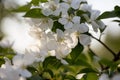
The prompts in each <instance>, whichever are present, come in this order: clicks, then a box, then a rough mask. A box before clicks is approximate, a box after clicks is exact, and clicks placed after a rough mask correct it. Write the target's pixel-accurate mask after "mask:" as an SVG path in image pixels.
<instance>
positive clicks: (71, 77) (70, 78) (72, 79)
mask: <svg viewBox="0 0 120 80" xmlns="http://www.w3.org/2000/svg"><path fill="white" fill-rule="evenodd" d="M66 79H68V80H77V79H76V78H75V77H74V76H72V75H66V76H65V77H64V80H66Z"/></svg>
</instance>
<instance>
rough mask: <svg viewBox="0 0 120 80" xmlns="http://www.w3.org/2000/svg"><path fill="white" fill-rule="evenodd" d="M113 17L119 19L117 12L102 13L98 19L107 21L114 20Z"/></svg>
mask: <svg viewBox="0 0 120 80" xmlns="http://www.w3.org/2000/svg"><path fill="white" fill-rule="evenodd" d="M113 17H117V15H116V13H115V11H107V12H104V13H102V14H101V15H100V16H99V17H98V18H97V20H99V19H106V18H113Z"/></svg>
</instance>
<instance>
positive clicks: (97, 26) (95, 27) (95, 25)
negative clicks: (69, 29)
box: [91, 21, 99, 32]
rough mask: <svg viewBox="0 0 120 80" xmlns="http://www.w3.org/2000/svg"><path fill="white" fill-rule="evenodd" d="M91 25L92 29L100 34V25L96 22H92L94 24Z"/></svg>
mask: <svg viewBox="0 0 120 80" xmlns="http://www.w3.org/2000/svg"><path fill="white" fill-rule="evenodd" d="M91 25H92V27H93V30H94V31H95V32H98V28H99V25H98V24H97V23H96V22H95V21H92V22H91Z"/></svg>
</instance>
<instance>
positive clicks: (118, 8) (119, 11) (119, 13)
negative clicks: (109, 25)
mask: <svg viewBox="0 0 120 80" xmlns="http://www.w3.org/2000/svg"><path fill="white" fill-rule="evenodd" d="M114 10H115V13H116V15H117V17H120V7H119V6H115V8H114Z"/></svg>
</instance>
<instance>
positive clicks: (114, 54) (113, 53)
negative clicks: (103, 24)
mask: <svg viewBox="0 0 120 80" xmlns="http://www.w3.org/2000/svg"><path fill="white" fill-rule="evenodd" d="M91 37H92V38H93V39H95V40H97V41H98V42H100V43H101V44H102V45H103V46H104V47H105V48H106V49H107V50H108V51H110V52H111V53H112V55H113V56H114V58H116V53H115V52H113V51H112V50H111V49H110V48H109V47H108V46H107V45H106V44H104V43H103V42H102V41H101V40H99V39H97V38H96V37H94V36H92V35H91Z"/></svg>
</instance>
